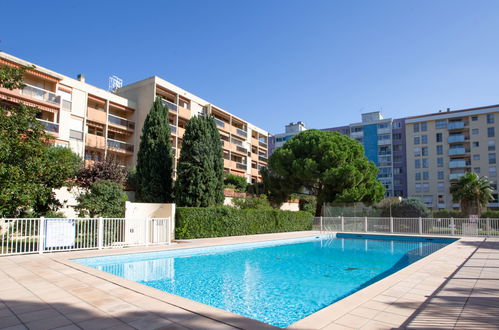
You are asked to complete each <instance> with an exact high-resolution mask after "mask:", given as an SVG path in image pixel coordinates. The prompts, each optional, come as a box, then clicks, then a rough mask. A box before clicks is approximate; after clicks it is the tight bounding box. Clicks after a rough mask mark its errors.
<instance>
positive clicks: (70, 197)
mask: <svg viewBox="0 0 499 330" xmlns="http://www.w3.org/2000/svg"><path fill="white" fill-rule="evenodd" d="M82 191H83V190H82V189H81V188H72V189H68V188H67V187H62V188H61V189H55V190H54V193H55V197H56V198H57V199H58V200H59V202H60V203H61V204H62V205H63V206H62V207H61V209H60V210H59V212H62V213H64V216H65V217H66V218H77V217H78V213H77V212H76V211H75V210H74V207H75V206H76V205H77V204H78V202H77V201H76V198H77V197H78V196H79V195H80V194H81V192H82Z"/></svg>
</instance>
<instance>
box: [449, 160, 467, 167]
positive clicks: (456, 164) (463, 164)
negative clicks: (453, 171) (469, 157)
mask: <svg viewBox="0 0 499 330" xmlns="http://www.w3.org/2000/svg"><path fill="white" fill-rule="evenodd" d="M467 166H469V164H467V163H466V161H465V160H453V161H450V162H449V168H460V167H467Z"/></svg>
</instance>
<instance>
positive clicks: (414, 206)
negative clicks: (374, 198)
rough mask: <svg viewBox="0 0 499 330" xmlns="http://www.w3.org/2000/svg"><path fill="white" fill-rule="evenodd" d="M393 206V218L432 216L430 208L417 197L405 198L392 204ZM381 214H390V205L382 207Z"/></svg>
mask: <svg viewBox="0 0 499 330" xmlns="http://www.w3.org/2000/svg"><path fill="white" fill-rule="evenodd" d="M391 208H392V217H393V218H419V217H421V218H429V217H430V216H431V212H430V210H428V208H427V207H426V206H425V205H424V203H423V202H422V201H421V200H419V199H417V198H407V199H403V200H402V201H401V202H398V203H394V204H392V206H391ZM381 216H382V217H389V216H390V208H389V206H385V207H384V208H383V209H382V213H381Z"/></svg>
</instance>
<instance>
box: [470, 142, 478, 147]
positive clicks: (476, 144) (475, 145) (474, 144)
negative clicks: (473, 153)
mask: <svg viewBox="0 0 499 330" xmlns="http://www.w3.org/2000/svg"><path fill="white" fill-rule="evenodd" d="M472 146H473V147H479V146H480V142H478V141H476V142H473V143H472Z"/></svg>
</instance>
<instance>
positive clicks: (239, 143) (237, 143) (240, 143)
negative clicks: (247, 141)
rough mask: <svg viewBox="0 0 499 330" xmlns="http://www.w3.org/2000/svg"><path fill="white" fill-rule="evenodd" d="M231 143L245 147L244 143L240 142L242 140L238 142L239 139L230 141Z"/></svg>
mask: <svg viewBox="0 0 499 330" xmlns="http://www.w3.org/2000/svg"><path fill="white" fill-rule="evenodd" d="M230 142H232V143H234V144H235V145H238V146H241V147H242V146H243V142H242V141H240V140H237V139H230Z"/></svg>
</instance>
